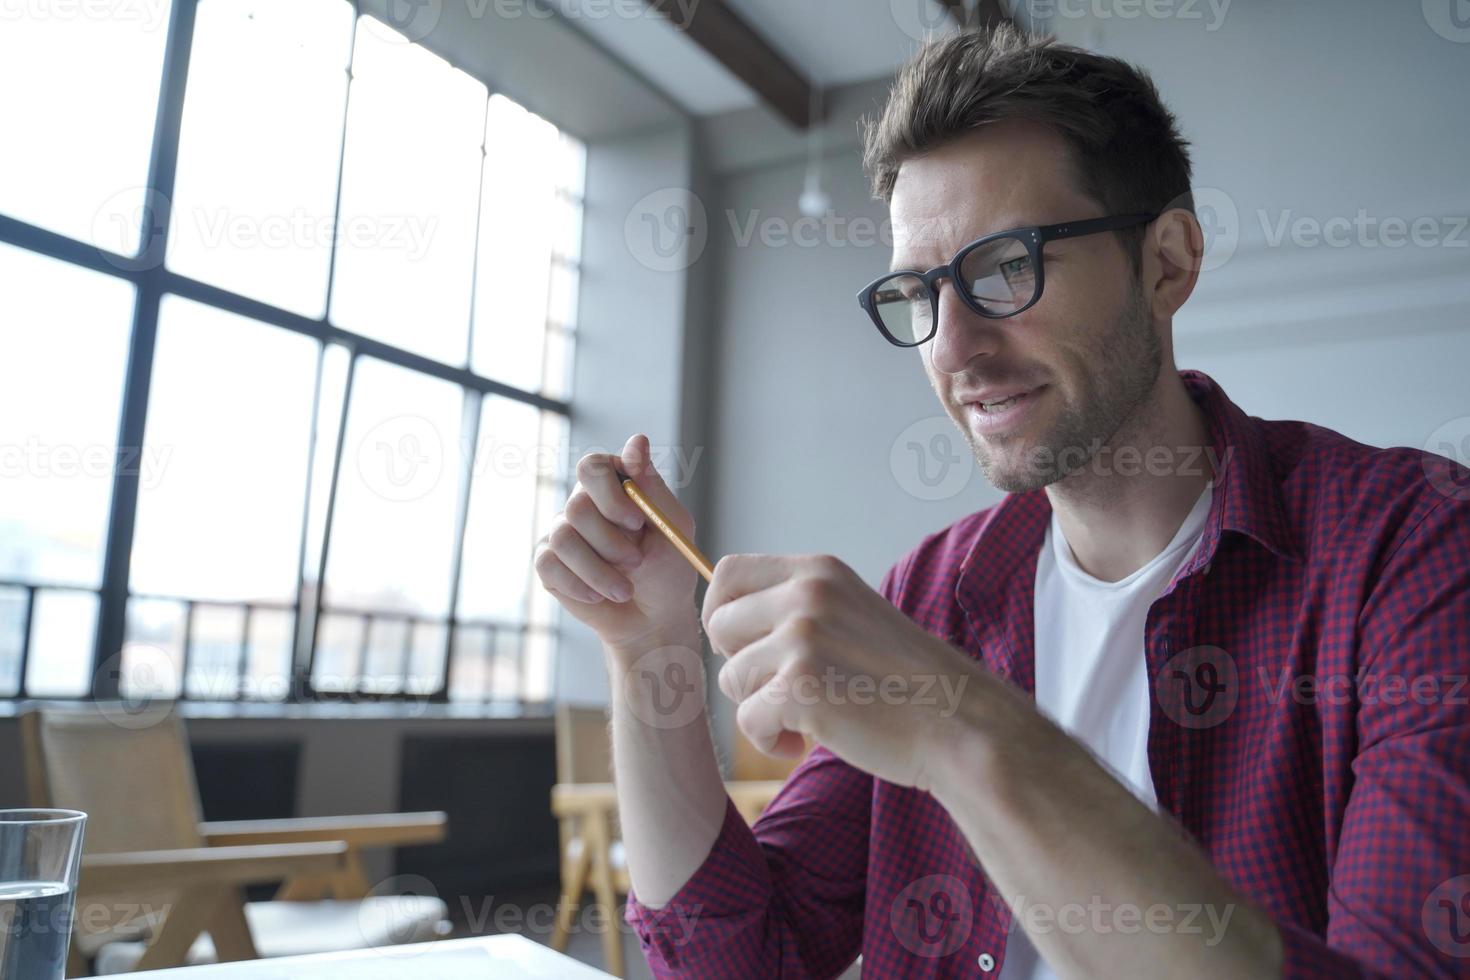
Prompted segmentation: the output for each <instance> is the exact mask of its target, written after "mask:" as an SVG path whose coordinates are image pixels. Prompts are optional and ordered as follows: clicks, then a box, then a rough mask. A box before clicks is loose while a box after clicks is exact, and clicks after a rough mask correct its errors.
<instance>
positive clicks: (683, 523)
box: [622, 432, 694, 536]
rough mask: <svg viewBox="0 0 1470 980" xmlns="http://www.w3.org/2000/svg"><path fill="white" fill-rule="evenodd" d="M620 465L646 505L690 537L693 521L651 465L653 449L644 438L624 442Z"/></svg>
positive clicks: (692, 532) (642, 435)
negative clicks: (650, 506)
mask: <svg viewBox="0 0 1470 980" xmlns="http://www.w3.org/2000/svg"><path fill="white" fill-rule="evenodd" d="M622 465H623V472H624V473H626V474H627V475H628V476H631V477H632V478H633V482H634V483H636V484H638V489H639V490H642V491H643V495H644V496H645V497H647V498H648V501H649V503H651V504H653V506H655V507H657V508H658V509H659V510H660V511H662V512H663V514H664V516H665V517H667V518H668V519H669V520H670V521H672V522H673V524H674V526H675V527H677V528H678V529H679V530H680V531H683V532H684V533H685V534H686V535H691V536H692V535H693V534H694V518H693V516H692V515H691V514H690V513H689V509H688V508H687V507H685V506H684V505H683V504H681V503H680V502H679V498H678V497H675V496H674V491H672V490H670V489H669V485H668V484H667V483H665V482H664V478H663V476H662V475H661V474H660V473H659V471H658V468H657V467H655V466H654V465H653V450H652V447H651V446H649V443H648V436H646V435H644V434H643V433H641V432H640V433H638V434H637V435H635V436H633V438H631V439H629V440H628V443H627V445H625V446H624V447H623V454H622ZM639 513H640V514H641V513H642V512H641V511H640V512H639Z"/></svg>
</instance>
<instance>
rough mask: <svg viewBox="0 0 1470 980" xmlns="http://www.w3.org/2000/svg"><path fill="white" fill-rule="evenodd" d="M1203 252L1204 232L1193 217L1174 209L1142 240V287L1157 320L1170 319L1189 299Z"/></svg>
mask: <svg viewBox="0 0 1470 980" xmlns="http://www.w3.org/2000/svg"><path fill="white" fill-rule="evenodd" d="M1204 253H1205V234H1204V230H1203V229H1202V228H1200V224H1199V221H1198V220H1196V218H1195V216H1194V215H1193V214H1191V213H1190V212H1188V211H1185V210H1184V209H1182V208H1172V209H1170V210H1168V211H1165V212H1164V213H1163V214H1161V215H1159V216H1158V217H1157V218H1155V219H1154V221H1153V224H1152V225H1150V226H1149V229H1148V234H1147V235H1145V236H1144V240H1143V276H1144V282H1143V284H1144V286H1145V287H1148V288H1149V295H1150V296H1152V297H1153V299H1152V304H1151V310H1150V312H1151V313H1152V314H1153V316H1154V318H1155V319H1158V320H1164V321H1168V320H1171V319H1172V318H1173V316H1174V314H1175V313H1176V312H1178V310H1179V308H1180V307H1181V306H1183V305H1184V301H1185V300H1187V299H1189V294H1190V293H1192V292H1194V284H1195V281H1196V280H1197V279H1199V270H1200V263H1201V262H1202V261H1203V259H1204Z"/></svg>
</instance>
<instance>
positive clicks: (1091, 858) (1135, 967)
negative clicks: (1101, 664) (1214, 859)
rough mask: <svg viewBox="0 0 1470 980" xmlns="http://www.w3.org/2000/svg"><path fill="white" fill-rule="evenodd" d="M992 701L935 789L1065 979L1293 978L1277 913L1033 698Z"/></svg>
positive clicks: (952, 751)
mask: <svg viewBox="0 0 1470 980" xmlns="http://www.w3.org/2000/svg"><path fill="white" fill-rule="evenodd" d="M1009 693H1010V692H1006V694H1007V695H1009ZM984 711H985V717H984V718H983V719H975V720H973V721H970V722H968V723H966V724H963V725H962V727H961V728H960V729H959V733H958V735H957V736H956V737H955V738H952V739H950V740H949V745H950V748H949V749H948V750H945V749H939V750H938V751H939V752H940V753H941V757H942V758H943V759H944V760H945V761H944V762H942V763H941V764H940V766H939V767H937V769H936V772H935V779H934V784H933V785H932V786H931V792H933V794H934V796H935V798H936V799H938V800H939V801H940V803H941V804H943V805H944V807H945V808H946V809H947V810H948V811H949V813H950V815H951V816H952V817H953V818H954V820H955V822H956V824H957V825H958V826H959V828H960V829H961V831H962V832H963V833H964V835H965V837H966V839H967V840H968V841H969V843H970V846H971V848H972V849H973V850H974V852H975V856H976V857H977V858H978V859H979V861H980V863H981V865H982V866H983V867H984V869H985V871H986V874H987V875H988V876H989V877H990V879H991V881H992V882H993V883H994V884H995V886H996V887H997V888H998V889H999V890H1000V893H1001V895H1003V896H1004V897H1005V899H1006V900H1007V902H1008V903H1009V904H1010V905H1011V907H1012V909H1013V911H1014V913H1015V914H1016V916H1017V917H1018V922H1019V924H1020V926H1021V927H1022V928H1023V929H1024V930H1025V931H1026V933H1027V935H1028V937H1029V938H1030V939H1031V941H1032V943H1033V944H1034V945H1035V946H1036V948H1037V950H1038V951H1039V952H1040V953H1041V955H1042V956H1043V957H1044V958H1045V959H1046V960H1047V962H1048V963H1049V964H1050V965H1051V966H1052V969H1053V970H1054V971H1055V972H1056V973H1057V975H1058V976H1059V977H1063V978H1068V977H1078V978H1080V977H1088V978H1094V977H1139V976H1190V977H1202V978H1203V977H1242V976H1251V977H1270V976H1280V975H1281V965H1280V964H1281V940H1280V936H1279V934H1278V933H1277V931H1276V928H1275V926H1274V924H1273V923H1272V922H1271V920H1270V918H1269V917H1268V916H1267V915H1266V914H1265V913H1264V912H1262V911H1261V910H1259V909H1257V908H1256V907H1254V906H1253V905H1251V904H1250V903H1248V902H1247V901H1246V900H1245V899H1244V897H1243V896H1241V895H1240V894H1239V893H1238V892H1236V891H1235V890H1234V889H1233V888H1232V887H1231V886H1230V884H1229V883H1228V882H1227V881H1225V879H1223V878H1222V877H1221V876H1220V875H1219V874H1218V873H1217V872H1216V871H1215V870H1214V868H1213V867H1212V866H1211V865H1210V863H1209V861H1208V859H1207V858H1206V857H1205V855H1204V854H1203V853H1201V852H1200V851H1199V850H1198V848H1197V847H1196V846H1195V845H1194V844H1193V843H1192V842H1191V841H1190V840H1189V839H1188V838H1187V837H1186V836H1185V835H1184V833H1183V831H1182V830H1181V829H1180V828H1178V827H1177V826H1176V825H1174V824H1172V823H1171V822H1169V821H1168V820H1167V819H1165V818H1163V817H1161V816H1159V815H1158V814H1156V813H1154V812H1153V811H1152V810H1150V809H1149V808H1148V807H1147V806H1145V805H1144V804H1143V803H1142V802H1141V801H1140V800H1139V799H1137V798H1136V797H1135V796H1134V795H1133V794H1132V793H1131V792H1130V791H1129V790H1128V789H1127V788H1126V787H1125V786H1123V785H1122V784H1121V783H1119V782H1118V781H1117V780H1116V779H1115V778H1114V777H1113V776H1112V775H1111V774H1110V773H1109V772H1107V770H1106V769H1104V768H1103V767H1102V766H1101V765H1100V764H1099V763H1098V762H1097V761H1096V760H1095V759H1094V758H1093V757H1092V756H1091V755H1090V754H1089V753H1088V752H1087V750H1086V749H1085V748H1083V747H1082V746H1081V745H1080V744H1079V743H1077V742H1076V741H1074V740H1072V739H1071V738H1070V737H1068V736H1067V735H1066V734H1065V733H1064V732H1062V731H1061V730H1060V729H1058V728H1056V727H1055V726H1054V725H1052V724H1051V722H1050V721H1048V720H1047V719H1045V718H1043V717H1042V716H1041V715H1039V714H1038V713H1037V712H1036V711H1035V710H1034V708H1033V707H1032V706H1031V704H1030V702H1029V701H1025V700H1024V699H1022V698H1020V697H1019V696H1017V697H1015V698H1010V697H1008V696H1003V697H999V698H996V699H994V703H992V704H988V705H986V706H985V708H984Z"/></svg>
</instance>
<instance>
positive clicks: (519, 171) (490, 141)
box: [472, 95, 576, 391]
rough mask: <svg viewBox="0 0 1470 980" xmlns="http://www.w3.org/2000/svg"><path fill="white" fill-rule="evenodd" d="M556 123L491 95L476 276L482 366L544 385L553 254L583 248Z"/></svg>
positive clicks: (493, 373) (477, 353)
mask: <svg viewBox="0 0 1470 980" xmlns="http://www.w3.org/2000/svg"><path fill="white" fill-rule="evenodd" d="M561 148H562V138H561V135H560V134H559V133H558V132H557V130H556V127H554V126H552V125H551V124H550V123H549V122H547V121H546V120H544V119H542V118H541V117H540V116H537V115H534V114H532V113H530V112H527V111H526V110H525V109H523V108H521V107H520V106H519V105H517V104H516V103H514V102H512V101H510V100H509V99H507V98H505V97H504V96H502V95H496V96H493V97H492V98H491V99H490V106H489V111H488V114H487V122H486V126H485V174H484V182H483V196H482V198H481V202H480V247H479V257H478V262H477V268H476V270H475V271H476V278H475V333H474V338H475V350H474V358H473V361H472V366H473V368H474V370H475V371H476V372H477V373H479V374H483V375H486V376H487V377H491V378H495V379H496V380H498V381H504V382H506V383H507V384H512V385H515V386H516V387H518V388H525V389H527V390H530V391H535V390H539V389H540V387H541V378H542V359H543V357H544V344H545V336H546V320H547V315H548V295H549V290H550V275H551V257H552V254H553V252H556V251H558V250H560V251H561V252H562V253H563V254H565V253H566V251H568V250H575V245H574V244H573V243H569V242H567V241H565V240H561V241H559V240H558V239H559V238H560V239H564V238H565V237H566V236H567V235H568V234H569V231H568V229H569V228H570V227H571V226H572V225H574V224H575V223H576V222H574V221H572V220H571V219H570V218H569V217H568V213H567V210H566V207H565V202H563V201H562V200H561V199H560V198H559V197H558V194H557V182H558V168H559V164H560V163H561V162H562V153H561Z"/></svg>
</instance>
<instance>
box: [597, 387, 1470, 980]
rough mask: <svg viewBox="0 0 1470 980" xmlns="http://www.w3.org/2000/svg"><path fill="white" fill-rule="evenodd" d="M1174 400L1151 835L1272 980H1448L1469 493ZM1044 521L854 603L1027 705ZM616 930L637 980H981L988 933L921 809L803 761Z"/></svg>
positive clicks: (1460, 766)
mask: <svg viewBox="0 0 1470 980" xmlns="http://www.w3.org/2000/svg"><path fill="white" fill-rule="evenodd" d="M1181 375H1182V377H1183V378H1184V380H1185V383H1186V385H1187V386H1188V388H1189V391H1190V393H1191V395H1192V396H1193V397H1194V399H1195V400H1196V401H1197V402H1198V403H1199V404H1200V406H1201V408H1202V409H1203V410H1204V411H1205V413H1206V415H1207V416H1208V419H1209V425H1210V432H1211V438H1212V439H1213V441H1214V448H1215V452H1216V454H1217V455H1216V457H1215V458H1216V459H1219V460H1221V461H1223V465H1222V467H1221V472H1219V473H1218V474H1217V478H1216V481H1215V493H1214V497H1213V501H1212V504H1211V508H1210V514H1209V519H1208V521H1207V523H1206V526H1205V531H1204V537H1203V539H1202V541H1201V542H1200V545H1199V548H1198V549H1197V551H1196V552H1195V555H1194V557H1193V558H1192V559H1191V560H1190V561H1189V562H1188V563H1186V564H1185V566H1184V567H1182V568H1181V569H1180V570H1179V572H1178V573H1177V574H1176V575H1175V577H1174V579H1173V581H1172V582H1171V583H1170V584H1169V586H1168V587H1167V588H1166V589H1165V591H1164V592H1163V594H1162V595H1161V596H1160V597H1159V598H1158V599H1157V600H1156V601H1155V602H1154V603H1153V605H1152V607H1151V608H1150V610H1149V615H1148V620H1147V627H1146V630H1145V639H1144V648H1145V649H1144V653H1145V656H1146V658H1147V661H1148V667H1149V676H1150V678H1151V679H1152V684H1151V687H1152V693H1153V697H1152V699H1151V706H1150V707H1151V716H1150V721H1149V731H1148V757H1149V765H1150V768H1151V770H1152V775H1153V781H1154V788H1155V791H1156V793H1157V796H1158V800H1159V808H1160V812H1162V813H1165V814H1170V815H1172V816H1173V817H1174V818H1175V819H1177V821H1178V822H1179V823H1180V824H1182V826H1183V827H1184V828H1185V829H1186V830H1187V831H1188V832H1189V833H1190V834H1192V835H1193V837H1194V839H1195V840H1196V841H1198V843H1199V845H1200V846H1201V847H1202V848H1203V849H1204V851H1205V853H1207V854H1208V855H1209V857H1210V859H1211V861H1212V862H1213V863H1214V866H1215V867H1216V868H1217V869H1218V870H1219V872H1220V873H1221V874H1222V875H1223V876H1225V877H1226V878H1227V879H1229V880H1230V881H1231V882H1232V883H1233V884H1234V886H1235V887H1236V888H1237V889H1239V890H1240V891H1241V892H1242V893H1244V894H1246V895H1247V896H1249V897H1250V898H1251V899H1252V900H1253V901H1254V902H1256V903H1257V904H1259V905H1260V906H1261V907H1262V908H1264V909H1265V910H1266V911H1267V912H1268V913H1269V914H1271V915H1272V916H1273V917H1274V919H1275V921H1276V923H1277V924H1278V925H1279V926H1280V929H1281V933H1282V937H1283V940H1284V943H1285V975H1286V976H1287V977H1333V978H1339V977H1370V976H1371V977H1377V976H1393V977H1404V976H1450V975H1460V976H1465V975H1470V707H1467V702H1470V688H1467V686H1466V681H1465V677H1466V673H1467V671H1470V471H1466V470H1465V469H1464V468H1463V467H1459V466H1456V465H1455V464H1453V463H1451V462H1449V461H1448V460H1446V459H1444V458H1443V457H1440V456H1434V455H1430V454H1427V453H1423V452H1420V451H1417V450H1410V449H1375V448H1372V447H1368V446H1364V445H1362V444H1359V443H1356V442H1353V441H1352V440H1350V439H1348V438H1346V437H1344V436H1342V435H1340V434H1338V433H1335V432H1332V431H1330V430H1327V429H1323V428H1320V427H1318V426H1315V425H1310V424H1308V423H1305V422H1289V421H1262V420H1260V419H1256V418H1249V417H1247V416H1246V415H1245V414H1244V413H1243V412H1242V411H1241V410H1240V409H1239V408H1238V407H1237V406H1236V405H1235V404H1234V403H1233V402H1231V401H1230V400H1229V399H1228V398H1227V397H1226V396H1225V393H1224V392H1223V391H1222V390H1221V389H1220V388H1219V386H1217V385H1216V384H1215V383H1214V382H1213V381H1212V380H1211V379H1210V378H1208V377H1206V376H1205V375H1203V374H1201V373H1198V372H1193V371H1185V372H1181ZM1050 513H1051V508H1050V505H1049V502H1048V499H1047V496H1046V493H1045V492H1044V491H1040V490H1038V491H1033V492H1031V493H1024V494H1013V495H1010V496H1008V497H1006V498H1005V499H1003V500H1002V501H1001V502H1000V503H999V504H997V505H996V506H994V507H992V508H989V509H987V510H984V511H981V512H980V513H977V514H974V515H971V516H969V517H966V518H964V519H962V520H960V521H958V522H956V523H955V524H953V525H951V526H950V527H948V528H946V529H944V530H942V531H939V532H937V533H936V534H933V535H930V536H929V537H927V538H925V539H924V541H923V542H922V543H920V545H919V546H918V547H917V548H916V549H914V550H913V551H912V552H910V553H909V554H908V555H907V556H905V557H904V558H903V559H902V560H900V561H899V562H898V563H897V564H896V565H895V566H894V567H893V568H892V569H890V570H889V571H888V573H887V574H886V575H885V576H884V578H883V582H882V585H881V587H880V591H881V592H882V594H883V595H884V596H885V597H887V598H888V599H889V600H890V601H892V602H893V603H894V604H895V605H896V606H897V607H898V608H899V609H901V610H903V611H904V612H905V613H906V614H908V615H909V616H910V617H912V618H913V619H914V620H915V621H916V622H917V623H919V624H920V625H921V626H923V627H924V628H925V629H926V630H928V631H930V632H931V633H934V634H935V635H937V636H940V637H943V638H945V639H947V640H948V641H950V642H951V643H954V644H955V645H956V646H958V647H960V648H961V649H964V650H966V651H968V652H969V653H970V654H971V655H972V656H974V657H976V658H977V659H979V660H981V661H983V662H984V663H985V664H986V666H988V667H989V668H990V669H991V670H992V671H994V672H995V673H996V674H999V675H1001V676H1003V677H1006V678H1009V679H1010V680H1011V681H1012V682H1013V683H1015V684H1016V685H1018V686H1020V687H1021V688H1023V689H1025V690H1026V691H1028V692H1031V693H1033V694H1034V667H1033V665H1034V660H1033V655H1034V654H1033V643H1034V637H1035V623H1034V599H1035V589H1034V585H1035V574H1036V562H1037V556H1038V553H1039V549H1040V547H1041V542H1042V538H1043V535H1044V534H1045V531H1046V527H1047V522H1048V519H1049V516H1050ZM1078 816H1079V819H1078V833H1079V834H1083V835H1085V834H1086V833H1087V829H1086V820H1085V815H1082V814H1079V815H1078ZM626 917H627V920H628V922H629V923H630V924H631V925H632V926H633V928H634V930H635V931H636V933H637V934H638V935H639V937H640V938H641V940H642V943H643V949H644V953H645V955H646V956H647V958H648V961H649V964H650V966H651V967H652V969H653V972H654V973H655V974H656V975H659V976H689V977H739V978H750V977H775V976H783V977H806V976H816V977H830V976H834V975H836V974H838V973H840V972H841V971H842V970H843V969H844V968H845V967H847V966H848V964H850V963H851V962H852V960H853V959H854V957H856V956H857V954H858V953H859V952H861V953H862V956H863V972H864V974H865V975H877V976H902V977H959V976H967V977H984V976H987V975H989V976H992V977H993V976H996V975H998V973H999V971H1000V968H1001V965H1002V963H1003V962H1004V959H1005V946H1006V935H1007V931H1008V929H1009V927H1010V921H1011V912H1010V909H1009V908H1008V907H1007V906H1006V904H1005V903H1004V902H1003V901H1001V900H999V898H998V897H997V896H996V895H995V892H994V890H993V888H992V887H991V885H990V884H989V882H988V881H987V880H986V878H985V876H984V874H983V873H981V872H980V871H979V870H978V869H977V868H976V867H975V866H974V865H973V864H972V862H971V861H970V860H969V859H968V857H967V848H966V843H965V841H964V838H963V836H962V835H961V833H960V831H959V829H958V828H957V827H956V826H955V824H954V822H953V821H952V820H951V819H950V817H949V816H948V814H947V813H946V812H945V810H944V809H943V808H942V807H941V806H940V805H939V803H938V802H937V801H935V799H934V798H933V797H932V796H930V795H928V794H926V793H922V792H919V791H917V790H914V789H909V788H904V787H899V786H894V785H891V784H888V783H885V782H883V781H882V780H877V779H874V778H873V777H872V776H870V775H868V774H867V773H865V772H863V771H861V770H859V769H856V768H854V767H852V766H850V765H848V764H847V763H845V762H843V761H842V760H841V759H839V758H837V757H836V756H835V755H833V754H832V753H831V752H829V751H827V750H826V749H824V748H823V747H821V746H816V747H814V748H813V750H812V752H811V753H810V754H809V755H808V757H807V758H806V759H805V760H804V761H803V762H802V763H801V765H800V766H798V767H797V769H796V770H795V772H793V773H792V775H791V776H790V778H789V779H788V780H787V782H786V784H785V786H784V787H783V788H782V790H781V792H780V795H779V796H778V797H777V798H776V800H775V801H774V802H773V803H772V804H771V806H770V808H769V809H767V810H766V812H765V813H764V814H763V815H762V816H761V818H760V819H759V820H758V821H757V822H756V824H755V826H754V827H753V828H751V827H747V826H746V824H745V823H744V821H743V820H742V819H741V818H740V816H739V814H738V813H737V812H736V810H735V808H734V806H733V804H730V803H728V801H727V805H726V812H725V821H724V825H723V827H722V829H721V830H720V834H719V837H718V839H717V840H716V841H715V843H714V846H713V848H712V849H711V851H710V854H709V856H708V857H707V858H706V860H705V861H704V863H703V864H702V865H701V866H700V867H699V869H698V870H697V871H696V872H695V873H694V875H693V876H692V877H691V878H690V879H689V881H688V882H687V883H686V884H685V885H684V886H683V887H682V888H681V889H680V890H679V891H678V893H677V894H676V895H674V896H673V897H672V898H671V899H670V901H669V903H668V904H667V905H665V906H664V907H663V908H661V909H657V910H655V909H650V908H648V907H646V906H644V905H642V904H641V903H640V902H639V901H638V900H637V896H636V895H634V894H630V895H629V896H628V907H627V912H626ZM1176 921H1179V922H1180V924H1181V927H1182V925H1183V921H1182V916H1181V918H1180V919H1178V920H1176Z"/></svg>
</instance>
